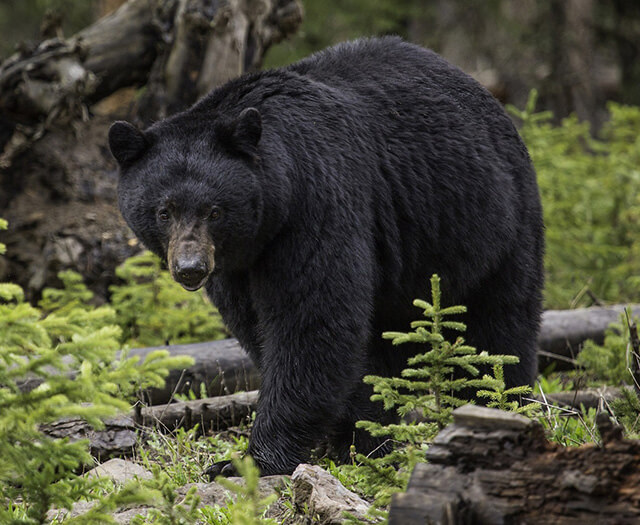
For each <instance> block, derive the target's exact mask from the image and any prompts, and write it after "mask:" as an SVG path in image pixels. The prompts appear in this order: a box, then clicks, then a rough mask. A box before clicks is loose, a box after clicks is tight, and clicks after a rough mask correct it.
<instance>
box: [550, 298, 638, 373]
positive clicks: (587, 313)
mask: <svg viewBox="0 0 640 525" xmlns="http://www.w3.org/2000/svg"><path fill="white" fill-rule="evenodd" d="M627 307H628V308H631V311H632V315H633V316H640V305H638V304H631V305H624V304H615V305H611V306H592V307H590V308H577V309H575V310H547V311H545V312H544V313H543V314H542V326H541V327H540V335H539V336H538V346H539V349H540V350H539V357H540V369H541V370H542V369H544V368H545V367H546V366H548V365H549V364H551V363H552V362H555V363H557V364H558V365H560V366H562V364H563V363H564V367H565V368H566V367H567V366H566V365H567V363H568V364H572V361H573V360H574V359H575V357H576V356H577V355H578V353H579V352H580V348H581V346H582V344H583V343H584V342H585V341H586V340H587V339H591V340H593V341H595V342H596V343H598V344H601V343H602V342H603V341H604V334H605V330H606V329H607V327H608V326H609V325H610V324H611V323H613V322H616V321H618V320H619V318H620V314H621V313H623V312H624V309H625V308H627Z"/></svg>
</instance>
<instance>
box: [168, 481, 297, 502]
mask: <svg viewBox="0 0 640 525" xmlns="http://www.w3.org/2000/svg"><path fill="white" fill-rule="evenodd" d="M228 479H229V481H232V482H233V483H239V484H243V483H244V480H243V479H242V478H239V477H237V478H236V477H232V478H228ZM285 479H286V476H265V477H262V478H260V479H259V480H258V490H259V491H260V496H261V497H263V498H264V497H266V496H268V495H270V494H273V493H274V492H275V490H276V489H277V488H280V487H282V486H284V480H285ZM191 487H196V494H197V495H198V496H199V497H200V505H199V506H200V507H203V506H205V505H224V504H225V503H226V502H227V499H228V498H229V497H234V494H233V493H232V492H230V491H229V490H227V489H226V488H224V487H223V486H222V485H220V484H219V483H216V482H211V483H188V484H186V485H184V486H183V487H180V488H179V489H178V494H179V495H180V496H183V497H184V496H185V495H186V494H187V492H188V491H189V489H190V488H191Z"/></svg>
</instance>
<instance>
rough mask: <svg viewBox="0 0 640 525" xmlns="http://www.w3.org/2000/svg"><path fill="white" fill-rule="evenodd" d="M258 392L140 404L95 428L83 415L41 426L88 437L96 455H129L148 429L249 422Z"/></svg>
mask: <svg viewBox="0 0 640 525" xmlns="http://www.w3.org/2000/svg"><path fill="white" fill-rule="evenodd" d="M257 403H258V392H257V391H255V390H254V391H252V392H240V393H237V394H233V395H228V396H219V397H214V398H208V399H199V400H196V401H183V402H177V403H171V404H169V405H158V406H153V407H141V406H137V407H136V408H135V409H134V410H133V411H132V412H131V413H130V414H128V415H122V416H118V417H116V418H110V419H108V420H106V421H105V428H104V429H102V430H95V429H94V428H92V427H91V426H90V425H88V424H87V423H86V422H85V421H84V420H83V419H78V418H69V419H64V420H62V421H57V422H55V423H50V424H47V425H42V426H41V427H40V428H41V430H42V431H43V432H44V433H45V434H46V435H48V436H51V437H55V438H70V439H71V440H74V441H75V440H79V439H88V440H89V443H90V447H91V454H92V455H93V456H94V457H96V458H101V459H103V460H104V459H107V458H111V457H123V456H124V457H126V456H130V455H131V454H133V452H134V449H135V447H136V445H138V444H140V443H141V442H144V440H145V439H146V438H147V430H148V429H150V428H158V429H159V430H161V431H163V432H171V431H173V430H176V429H177V428H185V429H190V428H193V427H194V426H195V425H196V424H198V425H199V428H200V431H201V432H204V433H206V432H210V431H220V430H225V429H227V428H229V427H232V426H236V425H239V424H241V423H244V422H247V421H248V420H249V418H250V416H251V413H252V412H253V411H254V410H255V409H256V406H257Z"/></svg>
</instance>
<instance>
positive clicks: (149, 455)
mask: <svg viewBox="0 0 640 525" xmlns="http://www.w3.org/2000/svg"><path fill="white" fill-rule="evenodd" d="M247 446H248V440H247V438H246V437H244V436H240V437H226V436H224V434H215V435H213V436H207V437H202V436H201V432H200V429H199V427H198V426H197V425H196V426H195V427H194V428H192V429H190V430H184V429H182V428H179V429H178V430H176V431H175V432H174V433H172V434H171V435H167V434H163V433H160V432H154V433H153V434H152V435H151V436H150V437H149V439H148V440H147V441H146V443H145V446H144V447H141V448H140V450H139V451H138V461H139V462H140V463H141V464H142V465H143V466H144V467H146V468H147V469H152V468H153V465H160V466H161V467H162V470H163V471H164V472H166V473H167V474H168V475H169V476H170V477H171V479H172V480H173V481H174V483H176V484H177V485H185V484H186V483H194V482H202V481H206V479H205V475H204V471H203V468H202V467H203V465H209V464H211V463H215V462H217V461H224V460H228V459H231V457H232V455H234V454H240V453H244V452H246V450H247Z"/></svg>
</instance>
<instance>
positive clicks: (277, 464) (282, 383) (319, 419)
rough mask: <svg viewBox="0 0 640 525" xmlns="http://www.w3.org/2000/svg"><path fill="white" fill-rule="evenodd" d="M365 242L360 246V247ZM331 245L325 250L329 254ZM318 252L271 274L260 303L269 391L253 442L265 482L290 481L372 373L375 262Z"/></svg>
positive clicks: (251, 450)
mask: <svg viewBox="0 0 640 525" xmlns="http://www.w3.org/2000/svg"><path fill="white" fill-rule="evenodd" d="M354 242H356V243H357V241H354ZM325 249H326V246H323V250H325ZM355 254H356V255H355V257H354V254H353V252H351V253H350V254H346V253H341V254H339V253H337V252H334V253H329V254H328V253H326V252H324V251H323V252H322V253H318V254H317V255H316V256H313V257H310V258H307V259H306V260H305V261H304V263H303V264H300V265H299V266H293V265H289V266H288V268H289V269H291V268H295V269H296V271H290V273H289V274H288V275H287V274H286V273H285V272H284V271H283V269H282V268H280V269H279V270H278V269H276V268H273V267H271V268H265V272H264V273H263V274H262V276H261V280H260V281H259V283H260V284H259V285H257V287H256V288H257V290H258V291H259V293H258V294H256V296H255V304H256V305H257V307H258V316H259V318H260V326H261V328H262V331H263V332H262V335H263V337H264V346H263V348H262V356H261V357H262V363H261V371H262V386H261V389H260V400H259V404H258V410H257V415H256V420H255V423H254V426H253V430H252V434H251V439H250V442H249V453H250V454H251V456H253V458H254V460H255V461H256V463H257V465H258V466H259V467H260V469H261V472H262V474H263V475H269V474H289V473H291V472H293V470H294V469H295V468H296V466H297V465H298V464H299V463H301V462H304V461H306V460H308V457H309V453H310V451H311V448H312V447H313V446H314V445H316V444H317V443H318V442H319V441H320V440H322V439H323V438H324V439H326V437H327V435H328V434H329V433H330V432H331V431H332V430H334V429H335V424H336V423H337V422H338V421H339V420H341V419H342V418H343V417H344V414H345V413H346V411H347V410H348V407H349V400H350V396H352V395H353V394H354V393H355V392H356V391H357V390H358V387H359V385H360V382H361V380H362V376H363V374H364V371H365V369H366V363H365V359H366V344H367V340H368V336H369V331H370V323H371V311H372V284H371V282H372V279H371V273H372V272H371V271H370V268H369V267H368V264H369V259H367V258H366V257H358V256H357V255H358V253H357V252H355Z"/></svg>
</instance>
